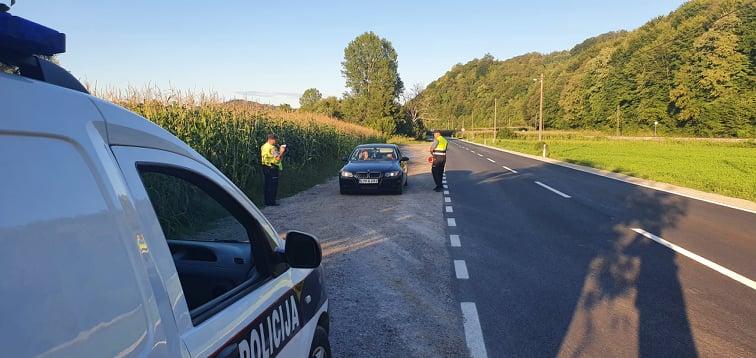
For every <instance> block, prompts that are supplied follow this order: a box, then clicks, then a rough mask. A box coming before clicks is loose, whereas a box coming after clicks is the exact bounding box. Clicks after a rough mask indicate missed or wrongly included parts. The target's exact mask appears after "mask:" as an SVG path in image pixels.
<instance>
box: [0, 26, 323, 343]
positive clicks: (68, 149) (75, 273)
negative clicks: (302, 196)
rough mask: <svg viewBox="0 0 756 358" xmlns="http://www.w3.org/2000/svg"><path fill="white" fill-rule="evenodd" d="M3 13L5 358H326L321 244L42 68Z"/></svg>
mask: <svg viewBox="0 0 756 358" xmlns="http://www.w3.org/2000/svg"><path fill="white" fill-rule="evenodd" d="M64 39H65V37H64V35H63V34H61V33H58V32H56V31H54V30H51V29H48V28H45V27H42V26H40V25H38V24H35V23H33V22H29V21H27V20H24V19H21V18H18V17H14V16H11V15H9V14H7V13H5V12H0V62H2V63H4V64H6V65H12V66H17V67H18V68H19V72H20V73H21V75H15V74H5V73H0V168H1V169H0V243H1V244H2V249H1V250H0V272H2V274H3V277H2V279H1V280H0V317H2V322H3V323H2V324H0V347H1V348H0V349H2V356H4V357H31V356H46V357H48V356H52V357H111V356H119V357H120V356H151V357H152V356H154V357H272V356H286V357H307V356H310V357H329V356H330V353H331V352H330V345H329V342H328V330H329V318H328V299H327V296H326V293H325V291H324V289H323V274H322V269H321V268H320V262H321V256H322V254H321V249H320V244H319V243H318V241H317V240H316V239H315V238H314V237H312V236H310V235H307V234H304V233H300V232H288V233H287V234H286V235H285V238H284V239H283V240H282V239H281V238H279V236H278V235H277V233H276V231H275V230H274V229H273V227H272V226H271V224H270V223H269V222H268V220H267V219H266V218H265V217H264V216H263V215H262V214H261V213H260V211H259V210H258V209H257V208H256V207H255V206H254V204H252V202H250V200H249V199H248V198H247V197H246V196H245V195H244V194H243V193H242V192H241V190H239V189H238V188H237V187H236V186H234V184H233V183H231V181H230V180H229V179H228V178H226V177H225V176H224V175H223V174H222V173H221V172H220V171H219V170H218V169H216V168H215V167H214V166H213V165H212V164H210V162H208V161H207V160H206V159H205V158H203V157H202V156H201V155H199V154H198V153H197V152H195V151H194V150H192V148H190V147H189V146H187V145H186V144H184V143H183V142H181V141H180V140H178V139H177V138H176V137H174V136H173V135H171V134H170V133H168V132H167V131H165V130H163V129H162V128H160V127H158V126H156V125H154V124H153V123H151V122H150V121H148V120H146V119H144V118H142V117H140V116H138V115H136V114H134V113H132V112H129V111H127V110H125V109H123V108H121V107H118V106H116V105H113V104H111V103H108V102H106V101H103V100H101V99H98V98H95V97H93V96H90V95H89V94H88V93H86V90H85V89H84V87H83V86H81V84H80V83H79V82H78V81H76V79H74V78H73V77H72V76H71V75H70V74H68V72H66V71H65V70H63V69H61V68H60V67H57V66H56V65H54V64H52V63H50V62H48V61H45V60H43V59H41V58H39V57H37V56H35V55H52V54H54V53H58V52H62V51H61V50H62V49H64V47H65V45H64V43H61V42H60V41H61V40H64Z"/></svg>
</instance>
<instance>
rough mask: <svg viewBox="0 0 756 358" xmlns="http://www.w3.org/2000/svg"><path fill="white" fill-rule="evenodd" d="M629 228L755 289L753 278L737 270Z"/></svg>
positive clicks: (649, 234) (644, 232) (639, 230)
mask: <svg viewBox="0 0 756 358" xmlns="http://www.w3.org/2000/svg"><path fill="white" fill-rule="evenodd" d="M630 230H633V231H635V232H637V233H638V234H641V235H643V236H645V237H647V238H649V239H651V240H654V241H656V242H658V243H660V244H662V245H664V246H666V247H668V248H670V249H672V250H673V251H675V252H677V253H679V254H681V255H683V256H686V257H688V258H689V259H692V260H694V261H697V262H698V263H700V264H702V265H704V266H706V267H708V268H710V269H712V270H714V271H717V272H719V273H721V274H723V275H725V276H727V277H729V278H731V279H733V280H735V281H738V282H740V283H742V284H744V285H746V286H748V287H750V288H751V289H753V290H756V282H754V281H753V280H751V279H749V278H748V277H745V276H743V275H741V274H739V273H737V272H734V271H732V270H730V269H728V268H726V267H723V266H721V265H719V264H717V263H715V262H712V261H710V260H708V259H706V258H703V257H701V256H698V255H696V254H694V253H692V252H690V251H688V250H686V249H684V248H682V247H680V246H677V245H675V244H673V243H671V242H669V241H667V240H664V239H662V238H661V237H658V236H656V235H654V234H652V233H650V232H648V231H646V230H643V229H639V228H632V229H630Z"/></svg>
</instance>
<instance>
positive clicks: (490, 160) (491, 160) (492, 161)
mask: <svg viewBox="0 0 756 358" xmlns="http://www.w3.org/2000/svg"><path fill="white" fill-rule="evenodd" d="M486 159H488V161H489V162H491V163H496V161H495V160H493V159H491V158H486Z"/></svg>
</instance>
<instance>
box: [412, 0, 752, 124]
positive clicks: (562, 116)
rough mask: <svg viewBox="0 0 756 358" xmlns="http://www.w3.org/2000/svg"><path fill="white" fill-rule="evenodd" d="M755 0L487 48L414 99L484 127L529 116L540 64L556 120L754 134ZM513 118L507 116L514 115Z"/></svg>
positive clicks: (730, 0) (533, 114)
mask: <svg viewBox="0 0 756 358" xmlns="http://www.w3.org/2000/svg"><path fill="white" fill-rule="evenodd" d="M755 65H756V3H754V2H753V1H748V0H701V1H691V2H688V3H686V4H684V5H683V6H681V7H680V8H678V9H677V10H676V11H674V12H672V13H670V14H669V15H667V16H664V17H659V18H656V19H653V20H651V21H649V22H648V23H646V24H645V25H643V26H642V27H640V28H638V29H636V30H633V31H629V32H627V31H619V32H611V33H606V34H603V35H600V36H596V37H593V38H590V39H587V40H585V41H584V42H582V43H581V44H579V45H577V46H575V47H573V48H572V49H571V50H569V51H560V52H555V53H551V54H547V55H543V54H539V53H529V54H525V55H522V56H518V57H514V58H511V59H508V60H504V61H499V60H496V59H494V58H493V57H492V56H491V55H486V56H484V57H483V58H480V59H474V60H472V61H469V62H468V63H466V64H457V65H455V66H454V67H453V68H452V69H451V70H450V71H448V72H447V73H446V74H445V75H443V76H442V77H440V78H439V79H437V80H436V81H434V82H433V83H431V84H429V85H428V87H427V89H426V90H425V91H424V92H423V94H422V95H421V96H419V98H416V99H415V100H416V101H421V103H422V107H423V108H425V113H424V117H425V118H426V120H428V121H430V123H432V121H433V120H441V121H444V122H445V121H447V120H449V121H451V122H453V123H452V124H453V126H454V127H457V128H459V127H461V126H462V125H463V123H466V124H467V127H471V125H470V123H471V122H470V120H471V118H472V119H473V120H474V125H475V126H476V127H481V126H485V127H490V126H491V125H492V124H493V123H492V122H493V113H494V108H493V107H494V99H496V100H497V101H498V118H499V125H507V124H509V123H511V124H512V125H513V126H514V125H531V126H532V125H533V124H534V121H535V120H537V116H538V99H539V98H538V97H539V96H538V94H539V93H538V83H537V82H536V81H534V80H533V79H534V78H537V77H538V76H539V75H540V74H541V73H544V76H545V81H544V122H545V127H546V128H553V129H598V130H607V131H608V130H612V131H613V130H615V126H616V123H617V108H618V106H619V113H620V121H621V124H622V130H623V133H627V132H639V131H645V132H648V131H651V130H652V128H653V126H654V122H655V121H658V122H659V130H660V132H662V133H670V134H681V135H682V134H684V135H698V136H730V137H753V136H754V135H755V134H756V87H755V86H754V85H755V84H756V71H754V66H755ZM463 121H464V122H463ZM510 121H511V122H510Z"/></svg>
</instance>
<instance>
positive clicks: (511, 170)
mask: <svg viewBox="0 0 756 358" xmlns="http://www.w3.org/2000/svg"><path fill="white" fill-rule="evenodd" d="M501 167H502V168H504V169H506V170H509V171H510V172H512V173H515V174H517V171H516V170H514V169H512V168H510V167H508V166H506V165H502V166H501Z"/></svg>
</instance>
